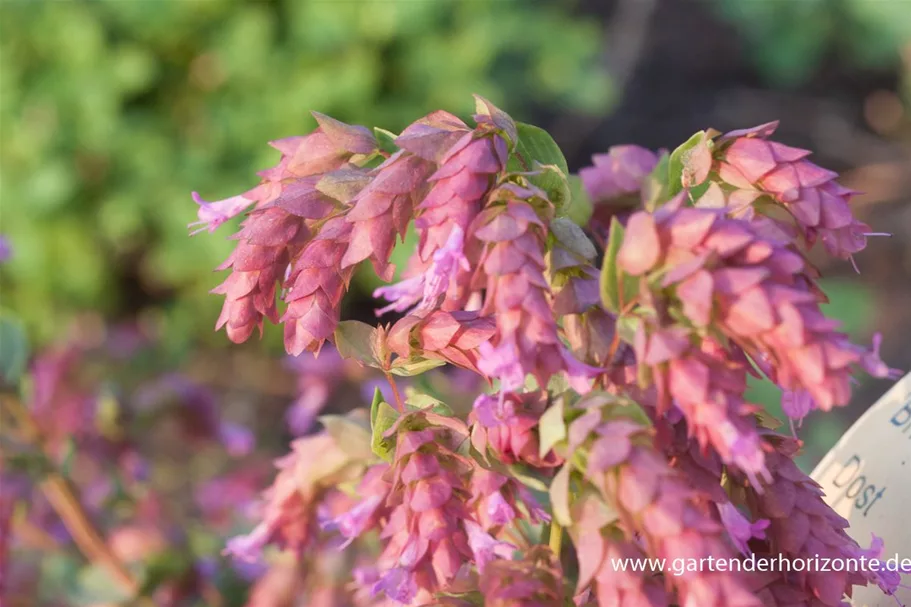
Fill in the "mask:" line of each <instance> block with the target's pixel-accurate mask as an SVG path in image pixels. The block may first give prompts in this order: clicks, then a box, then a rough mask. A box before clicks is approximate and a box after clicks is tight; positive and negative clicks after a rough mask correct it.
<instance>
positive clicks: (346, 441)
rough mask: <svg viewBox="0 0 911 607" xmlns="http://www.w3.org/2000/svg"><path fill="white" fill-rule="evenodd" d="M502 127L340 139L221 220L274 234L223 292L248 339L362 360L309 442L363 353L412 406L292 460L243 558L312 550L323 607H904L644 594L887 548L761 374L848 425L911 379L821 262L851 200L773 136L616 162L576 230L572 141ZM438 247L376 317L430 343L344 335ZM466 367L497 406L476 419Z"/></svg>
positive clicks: (737, 595)
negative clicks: (266, 329)
mask: <svg viewBox="0 0 911 607" xmlns="http://www.w3.org/2000/svg"><path fill="white" fill-rule="evenodd" d="M477 101H478V103H477V114H476V115H475V116H474V124H473V125H472V126H469V125H468V124H466V123H465V122H463V121H462V120H460V119H458V118H456V117H455V116H453V115H451V114H449V113H447V112H443V111H439V112H433V113H431V114H428V115H427V116H425V117H424V118H422V119H420V120H418V121H416V122H414V123H413V124H411V125H410V126H408V127H407V128H406V129H405V130H404V131H403V132H402V133H401V134H400V135H398V136H394V135H392V134H390V133H388V132H386V131H382V130H377V131H376V133H377V137H376V138H374V137H373V136H372V135H371V134H370V133H369V132H368V131H367V130H366V129H363V128H362V127H351V126H348V125H343V124H342V123H338V122H336V121H332V120H331V119H328V118H326V117H322V116H319V117H318V118H319V121H320V127H319V129H317V131H315V132H314V133H313V134H311V135H308V136H306V137H303V138H294V139H292V140H286V141H284V142H282V143H281V144H280V145H278V146H277V147H279V149H280V150H281V152H282V160H281V162H280V164H279V166H278V167H276V168H275V169H272V170H270V171H267V172H266V173H264V174H263V178H264V180H265V181H263V183H262V184H260V186H258V187H257V188H255V189H254V190H252V191H251V192H248V193H247V194H244V195H242V196H241V197H235V198H234V199H229V200H227V201H222V202H221V203H213V204H211V205H207V206H203V207H202V208H201V211H200V212H201V219H203V220H205V219H206V218H208V222H209V223H208V225H209V226H210V227H211V228H212V229H214V227H216V226H217V225H218V224H219V223H221V222H222V221H223V220H224V219H225V218H227V217H228V216H230V215H235V214H237V213H239V212H241V211H242V210H244V209H246V208H250V207H252V210H251V211H250V212H249V213H248V215H247V218H246V219H245V220H244V223H243V227H242V229H241V231H240V232H239V233H238V235H237V237H236V238H237V240H238V246H237V249H235V252H234V253H233V254H232V257H231V258H230V260H229V262H228V264H227V265H226V266H225V267H230V268H231V269H232V271H233V272H232V274H231V276H230V277H229V278H228V280H227V281H226V283H225V284H224V285H223V286H222V287H220V290H221V291H223V292H224V293H225V294H226V295H227V296H228V298H227V301H226V304H225V308H224V311H223V313H222V317H221V319H220V321H219V323H220V324H224V325H227V327H228V333H229V337H231V338H232V339H235V340H236V341H242V340H244V339H246V338H247V337H248V336H249V335H250V334H251V333H252V331H253V329H254V328H256V327H258V326H261V324H262V320H263V318H270V319H271V320H273V321H276V322H280V323H282V324H284V330H285V345H286V349H287V350H288V351H289V352H290V353H292V354H294V355H298V354H300V353H302V352H313V353H314V354H316V353H318V352H319V351H320V349H321V348H322V347H323V345H324V343H325V342H332V343H334V345H335V346H336V348H337V350H332V351H331V354H330V356H331V357H332V358H330V361H329V362H328V366H329V367H331V368H330V369H328V370H325V371H319V372H318V373H323V374H324V375H325V378H324V379H325V381H320V380H319V379H313V378H311V377H310V374H312V373H313V372H314V371H313V370H316V369H320V368H321V367H320V366H319V365H320V364H322V363H313V362H310V361H309V359H306V360H307V361H308V362H307V363H306V365H304V368H303V373H304V374H303V376H302V382H303V383H302V386H303V387H304V388H305V396H306V397H305V399H304V401H305V402H304V403H303V404H301V405H300V406H299V407H300V408H301V410H302V413H301V415H302V416H303V419H304V421H305V422H306V423H303V422H302V423H301V431H303V426H305V425H307V424H308V423H309V421H310V420H311V419H312V416H313V414H314V413H315V412H316V411H318V410H319V409H321V408H322V407H323V406H324V405H326V404H327V402H328V401H329V400H330V399H329V397H328V394H329V393H330V392H331V386H332V378H333V377H335V375H337V373H338V366H339V362H340V361H339V360H338V358H337V356H341V357H343V358H352V359H354V360H356V361H357V362H358V363H360V364H361V365H364V366H366V367H372V368H374V369H376V373H377V376H379V375H380V374H382V376H383V377H384V378H385V381H386V382H388V386H386V387H384V388H383V389H379V390H376V391H375V392H374V398H373V401H372V403H371V406H370V422H369V426H368V424H367V423H366V421H365V420H363V419H362V418H356V417H351V418H348V417H339V416H333V415H329V416H326V417H323V418H321V420H322V422H323V425H324V426H325V430H324V431H323V432H322V433H320V434H317V435H313V436H310V437H306V438H301V439H297V441H296V442H295V443H293V451H292V453H291V454H290V455H288V456H287V457H286V458H285V459H282V460H280V462H279V468H280V470H279V473H278V476H277V478H276V480H275V483H274V485H273V487H272V488H271V489H269V490H268V491H267V492H266V493H265V494H264V507H263V508H262V512H261V515H260V517H261V523H260V524H259V525H258V526H257V527H256V529H255V530H254V531H253V532H252V533H251V534H250V535H249V536H246V537H243V538H240V539H237V540H234V541H233V542H232V543H231V544H230V547H229V550H230V551H231V552H234V553H235V554H238V555H240V556H252V557H257V558H258V557H259V556H260V555H261V554H262V548H263V547H264V546H265V545H267V544H268V545H272V546H274V547H276V548H278V549H281V550H284V552H285V554H286V555H290V558H291V559H292V560H293V561H294V562H297V563H306V564H307V566H302V567H301V569H302V571H301V572H299V573H298V574H297V575H298V576H299V577H300V578H302V579H304V580H306V582H307V583H306V587H307V588H308V590H307V591H306V593H303V592H302V593H301V594H300V596H305V595H306V597H307V599H308V600H309V601H310V602H317V603H321V602H326V603H327V604H330V603H331V604H336V603H335V602H338V603H344V604H353V605H379V604H393V603H394V604H408V605H459V606H467V605H478V604H491V605H564V604H567V601H570V600H572V601H574V602H575V604H576V605H579V606H582V605H592V606H594V605H598V606H600V607H616V606H618V605H619V606H629V607H642V606H645V605H648V606H650V607H657V606H670V605H680V606H685V607H695V606H700V607H701V606H717V607H738V606H740V607H747V606H750V607H754V606H755V607H759V606H760V605H805V606H807V607H835V606H836V605H840V604H841V603H842V601H843V599H844V597H845V596H850V593H851V588H852V586H853V585H856V584H875V585H878V586H880V587H881V588H883V589H884V590H885V591H886V592H888V593H891V594H895V593H896V592H897V591H898V589H899V587H900V586H899V584H900V581H901V580H900V579H893V578H895V576H892V577H888V576H875V575H871V574H854V575H849V574H840V575H838V576H836V575H813V574H807V575H803V576H777V577H776V576H772V577H769V576H757V575H746V574H741V573H739V572H736V573H735V572H725V571H718V570H710V569H709V570H696V571H691V570H687V571H686V572H684V573H683V574H681V575H669V574H668V573H667V572H666V571H663V570H661V569H660V568H657V567H656V568H650V569H648V570H630V571H628V570H621V569H618V568H617V567H616V563H617V561H618V560H619V559H623V558H647V557H652V558H658V559H666V560H667V561H673V560H675V559H686V560H692V559H695V560H697V561H698V560H700V559H703V560H704V559H709V558H715V559H737V558H742V557H744V556H745V555H749V554H750V553H760V554H762V555H764V556H770V555H776V554H780V555H786V556H792V557H799V556H802V555H811V554H812V553H814V552H819V553H820V554H828V555H833V556H835V555H839V556H850V555H860V554H871V555H872V554H874V553H875V552H876V550H877V549H878V546H874V547H873V548H871V549H870V550H867V551H864V549H862V548H861V547H860V546H859V545H858V544H857V543H856V542H855V541H854V540H853V539H851V538H850V536H849V535H848V534H847V533H846V532H845V524H844V521H843V520H842V519H840V517H838V516H837V515H836V514H834V512H833V511H832V510H831V508H830V507H829V506H828V505H826V503H825V501H824V500H823V499H822V496H820V495H819V492H818V489H817V488H816V487H815V485H813V483H812V481H810V480H809V479H807V478H806V477H805V476H804V475H803V474H802V473H800V472H799V470H798V469H797V467H796V466H795V464H794V461H793V459H794V455H795V453H794V450H793V449H792V448H791V447H789V446H788V445H793V444H796V443H794V442H793V441H792V440H791V439H785V438H783V437H775V436H773V435H772V434H771V433H770V431H769V429H768V428H767V427H766V424H767V416H765V415H763V412H762V411H761V407H759V406H758V405H756V404H753V403H750V402H747V400H746V398H745V396H744V394H745V392H746V388H747V377H748V376H750V375H754V376H756V377H757V378H758V379H763V378H766V379H768V380H770V381H772V382H774V383H775V384H776V385H778V386H779V387H780V388H781V389H782V390H783V391H784V393H785V395H786V400H785V412H786V413H787V414H788V415H789V416H791V417H792V418H794V419H795V420H796V419H801V418H803V417H804V416H805V415H806V414H807V413H808V412H809V411H810V410H813V409H818V410H823V411H828V410H830V409H832V408H833V407H837V406H843V405H846V404H848V401H849V400H850V397H851V374H852V373H853V372H854V371H856V370H864V371H866V372H867V373H869V374H871V375H873V376H875V377H882V378H885V377H894V376H895V373H896V372H895V371H893V370H891V369H889V368H888V367H887V366H886V365H885V364H884V363H883V362H882V360H881V359H880V356H879V340H878V338H877V340H876V341H875V342H874V347H872V348H865V347H861V346H857V345H855V344H853V343H851V342H850V341H849V339H848V337H847V336H846V335H845V334H844V333H842V332H840V331H839V330H838V327H837V324H836V323H834V322H833V321H831V320H829V319H827V318H826V317H825V316H824V314H823V312H822V310H821V308H820V304H821V303H823V302H825V295H824V293H823V292H822V289H821V288H820V286H819V284H818V283H817V279H818V278H819V273H818V271H817V270H816V269H815V268H814V267H813V266H812V265H811V264H810V263H809V262H808V261H807V258H806V254H807V248H808V247H809V246H812V244H813V242H814V241H815V240H816V239H817V238H818V239H821V240H822V241H823V242H824V243H825V244H826V247H827V248H828V251H829V252H830V253H831V254H833V255H835V256H838V257H849V256H850V255H852V254H854V253H856V252H857V251H858V250H860V249H861V248H862V247H863V245H864V244H865V235H866V234H868V233H869V230H870V229H869V228H868V227H866V226H865V225H864V224H863V223H862V222H860V220H858V219H856V218H855V217H854V216H853V215H852V213H851V209H850V206H849V204H848V200H849V197H850V195H851V192H850V191H848V190H847V189H845V188H844V187H842V186H840V185H838V184H837V182H836V181H835V178H836V177H837V175H835V174H834V173H832V172H830V171H826V170H824V169H821V168H820V167H817V166H816V165H813V164H812V163H810V162H809V161H808V160H807V159H806V157H807V154H808V153H807V152H804V151H802V150H796V149H794V148H790V147H787V146H784V145H782V144H779V143H776V142H773V141H771V140H769V136H770V135H771V134H772V131H773V128H772V126H771V125H763V126H761V127H757V128H755V129H748V130H745V131H735V132H732V133H728V134H727V135H724V136H721V137H717V136H715V135H712V134H709V133H701V134H697V136H694V137H693V138H691V139H690V141H688V142H687V143H686V144H684V145H683V146H681V148H678V150H675V151H674V152H673V153H671V154H670V155H667V154H665V153H663V152H662V153H653V152H651V151H649V150H647V149H644V148H640V147H638V146H616V147H614V148H611V150H610V151H609V152H608V153H607V154H604V155H597V156H595V158H594V166H592V167H587V168H584V169H583V170H582V171H580V177H581V181H582V185H583V189H584V190H585V191H587V193H588V195H589V197H590V198H591V202H593V203H594V204H595V208H594V214H593V217H592V220H591V221H590V222H589V223H588V224H587V225H576V224H574V223H573V222H572V221H571V220H570V219H569V217H568V216H567V212H566V209H567V205H568V204H585V201H584V200H578V199H576V198H574V194H573V189H572V188H570V182H569V176H568V175H567V171H566V165H565V161H564V159H563V158H562V156H561V155H560V154H559V152H558V151H557V147H556V144H555V143H554V142H553V140H552V139H550V137H549V136H548V135H547V134H546V133H544V132H543V131H541V130H540V129H537V128H536V127H532V126H530V125H524V124H521V123H516V122H515V121H514V120H513V119H512V118H510V117H509V116H508V115H506V114H505V113H504V112H503V111H502V110H500V109H499V108H497V107H495V106H494V105H492V104H491V103H490V102H488V101H486V100H484V99H480V98H479V99H478V100H477ZM576 196H578V194H576ZM775 208H779V209H781V210H784V211H787V213H788V214H789V215H790V216H791V218H792V219H793V221H785V220H784V219H782V214H781V213H778V214H776V213H775V212H774V209H775ZM770 209H771V210H770ZM203 215H205V218H204V217H203ZM411 225H413V229H414V233H415V234H416V236H417V245H416V248H415V251H414V253H413V255H412V257H411V259H410V260H409V262H408V264H407V265H406V267H405V268H404V271H403V273H402V278H401V279H400V280H399V281H398V282H396V283H394V284H388V285H386V286H383V287H381V288H379V289H377V290H376V291H375V296H376V297H382V298H383V299H384V300H385V301H386V305H385V307H383V308H381V309H380V310H379V311H378V312H379V313H380V314H384V313H387V312H390V311H394V312H398V313H399V314H401V315H402V316H400V317H399V318H397V319H396V320H395V321H394V322H393V323H392V324H391V326H388V325H382V326H379V327H371V326H369V325H366V324H364V323H359V322H356V321H343V320H341V302H342V299H343V296H344V294H345V292H346V291H347V289H348V286H349V283H350V281H351V279H352V276H353V274H354V272H355V269H356V267H357V266H358V264H360V263H362V262H366V261H368V260H369V261H370V263H371V264H372V266H373V269H374V271H375V273H376V274H377V275H378V276H379V277H380V278H381V279H383V280H384V281H386V282H390V281H391V280H392V279H393V276H394V275H395V272H394V268H393V266H392V261H391V258H392V256H393V249H394V247H395V246H396V241H397V240H398V239H400V238H403V237H404V235H405V233H406V230H408V228H409V226H411ZM592 238H593V239H594V241H595V242H592V240H591V239H592ZM599 257H602V258H603V260H602V261H600V262H599V261H596V260H598V259H599ZM598 265H600V266H601V267H600V268H599V267H598ZM279 288H280V289H281V292H282V298H283V300H284V302H285V304H286V307H285V310H284V312H283V313H282V314H281V315H279V313H278V310H277V304H276V297H275V295H276V293H278V290H279ZM324 355H325V353H324ZM441 365H450V366H454V367H459V368H460V370H459V371H460V372H461V373H464V374H473V375H474V376H477V377H479V378H481V379H482V380H486V381H487V382H488V383H487V386H488V387H487V388H486V389H485V390H484V391H483V393H481V394H477V393H473V394H459V395H454V394H449V395H448V396H447V394H446V393H445V390H441V389H440V386H441V385H444V384H445V382H442V383H441V382H438V381H436V380H435V379H434V375H432V374H439V373H441V371H440V370H437V371H434V370H433V369H435V368H436V367H440V366H441ZM760 372H761V373H760ZM424 373H427V374H428V375H426V376H422V377H418V378H413V379H409V380H407V382H408V387H407V388H406V389H405V390H404V391H403V390H401V389H400V388H399V384H398V383H397V382H399V381H401V380H397V379H396V377H397V376H398V377H401V376H406V377H411V376H414V375H421V374H424ZM465 385H468V384H465ZM403 392H404V396H403ZM472 401H473V405H471V406H469V403H471V402H472ZM346 408H347V407H346ZM541 493H547V494H549V499H548V500H546V503H547V504H548V508H544V507H542V506H541V505H540V504H541V503H542V500H540V499H539V498H540V497H541V495H540V494H541ZM564 536H568V537H569V539H571V545H570V544H569V543H568V542H564V541H563V540H564ZM545 544H546V546H545ZM338 549H341V550H342V552H340V553H339V552H332V554H333V555H334V556H332V557H329V556H326V557H325V559H328V560H324V561H322V562H323V563H324V564H323V565H321V564H319V563H318V562H316V561H315V560H314V559H319V558H321V557H319V556H316V557H314V555H323V554H329V553H328V552H326V551H329V550H338ZM336 560H337V561H338V562H340V563H344V564H343V565H340V566H338V567H335V568H334V569H333V571H335V572H336V573H333V574H332V575H328V574H327V575H325V576H323V574H321V573H320V571H322V569H321V568H322V567H324V566H325V567H329V565H325V563H330V562H335V561H336ZM330 568H331V567H330ZM308 571H309V573H308ZM338 571H345V573H344V574H341V576H339V574H337V572H338ZM276 575H277V574H276ZM324 577H325V579H323V578H324ZM282 579H286V578H282ZM264 588H265V586H264ZM263 592H265V591H263Z"/></svg>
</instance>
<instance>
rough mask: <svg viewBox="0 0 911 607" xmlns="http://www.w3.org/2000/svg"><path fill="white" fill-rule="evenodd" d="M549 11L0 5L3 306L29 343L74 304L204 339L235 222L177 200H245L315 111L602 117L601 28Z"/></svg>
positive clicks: (373, 117)
mask: <svg viewBox="0 0 911 607" xmlns="http://www.w3.org/2000/svg"><path fill="white" fill-rule="evenodd" d="M561 6H562V5H554V4H551V3H546V2H536V1H519V0H516V1H514V2H513V1H504V0H487V1H485V0H478V1H472V2H462V1H446V0H439V1H433V2H431V1H426V2H424V1H409V2H405V1H402V2H372V1H362V2H361V1H358V2H344V1H338V2H334V1H327V0H275V1H270V2H258V3H242V2H231V1H228V0H206V1H205V2H196V1H178V0H162V1H151V0H146V1H140V0H133V1H122V0H106V1H104V0H99V1H93V2H53V1H45V2H24V1H23V2H19V1H15V0H14V1H5V2H3V3H2V5H0V40H2V47H0V50H2V54H0V88H2V90H3V95H2V98H0V121H2V123H3V143H2V149H0V161H2V180H0V199H2V205H3V207H2V214H3V224H2V228H0V231H2V232H3V233H5V234H7V235H8V236H9V237H10V239H11V241H12V245H13V247H14V249H15V255H14V259H13V260H12V262H10V263H9V264H7V265H6V266H5V267H4V269H3V274H4V276H3V281H4V283H3V284H4V289H3V291H4V295H3V298H4V305H6V306H9V307H12V308H13V309H14V310H15V311H16V312H17V313H19V314H20V315H21V316H22V317H23V318H24V319H25V321H26V322H27V323H28V325H29V328H30V330H31V331H33V332H35V334H36V335H37V337H38V340H39V341H44V340H46V339H48V338H49V337H51V336H52V335H53V334H54V333H55V332H57V331H59V330H60V329H61V327H62V326H63V325H65V322H66V320H67V318H68V317H69V315H70V314H71V313H73V312H74V311H76V310H88V309H94V310H99V311H101V312H102V313H103V314H105V315H107V316H119V315H129V314H132V313H134V312H135V311H136V310H137V309H139V308H144V307H149V306H151V307H154V308H156V309H159V310H160V311H162V312H163V314H164V318H165V319H166V322H167V324H166V326H167V332H168V333H169V334H170V335H172V336H179V337H178V338H184V339H188V340H189V339H193V338H197V337H202V336H205V335H211V331H212V324H213V322H214V319H215V318H216V316H217V310H218V307H219V306H220V298H218V297H215V296H212V295H208V294H207V291H208V289H210V288H212V287H214V286H215V285H216V284H218V282H219V278H218V276H215V275H212V274H211V273H210V272H211V269H212V268H214V267H215V266H216V265H217V264H218V263H220V262H221V261H222V260H223V259H224V257H225V256H226V255H227V253H228V252H229V250H230V247H231V243H230V242H229V241H228V240H226V236H227V235H229V234H230V233H231V232H232V228H231V227H230V226H225V227H223V228H221V229H220V230H219V232H217V233H216V234H215V235H214V236H211V235H210V236H208V237H207V236H198V237H196V238H193V239H190V238H188V236H187V229H186V224H187V223H189V222H190V221H192V220H194V219H195V212H196V207H195V205H194V204H193V202H192V200H191V199H190V191H191V190H198V191H199V192H200V193H201V195H202V196H203V197H204V198H206V199H210V200H211V199H217V198H222V197H225V196H229V195H233V194H235V193H239V192H241V191H243V190H245V189H247V188H249V187H252V185H254V184H255V180H256V177H255V175H254V172H255V171H256V170H260V169H263V168H266V167H268V166H271V165H272V164H274V163H275V162H276V161H277V152H275V151H274V150H272V149H271V148H269V147H268V146H267V145H266V142H267V141H268V140H270V139H277V138H280V137H285V136H289V135H293V134H300V133H303V132H306V131H308V130H309V129H311V128H313V127H314V126H315V123H314V121H313V120H312V118H311V117H310V116H309V113H308V112H309V110H311V109H314V110H319V111H321V112H324V113H327V114H330V115H333V116H335V117H337V118H339V119H342V120H346V121H350V122H358V123H366V124H371V125H372V124H376V125H379V126H383V127H385V128H389V129H393V130H400V129H401V128H402V127H404V126H405V125H406V124H407V123H408V122H410V121H411V120H414V119H415V118H418V117H420V116H422V115H424V114H426V113H427V112H429V111H431V110H434V109H438V108H441V107H443V108H446V109H449V110H451V111H456V112H459V113H461V114H463V115H466V114H469V113H470V112H471V110H472V109H473V100H472V98H471V93H480V94H482V95H485V96H486V97H488V98H490V99H491V100H493V101H495V102H497V103H502V104H503V105H504V106H505V107H507V108H508V109H509V111H510V112H512V113H514V115H516V117H517V118H520V119H521V118H523V117H524V114H523V112H525V113H529V112H532V111H534V110H535V109H541V108H546V107H556V106H559V107H560V108H561V109H562V110H563V111H566V110H570V111H578V112H585V113H599V114H600V113H604V112H606V111H607V110H608V109H609V105H610V99H611V97H612V91H611V88H610V82H609V80H608V79H607V76H606V75H605V74H604V72H603V71H602V70H600V69H599V68H598V65H597V61H598V53H599V51H600V48H601V40H600V29H599V26H598V24H597V23H596V22H593V21H586V20H583V19H582V18H581V17H573V16H571V15H570V14H568V13H567V11H566V10H565V8H561ZM209 339H217V338H216V337H214V336H211V337H209Z"/></svg>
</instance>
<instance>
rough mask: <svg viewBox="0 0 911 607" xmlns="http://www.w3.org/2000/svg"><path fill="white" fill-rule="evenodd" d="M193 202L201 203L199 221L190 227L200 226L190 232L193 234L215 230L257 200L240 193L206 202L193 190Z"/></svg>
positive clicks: (198, 212)
mask: <svg viewBox="0 0 911 607" xmlns="http://www.w3.org/2000/svg"><path fill="white" fill-rule="evenodd" d="M193 202H195V203H196V204H198V205H199V211H197V215H198V217H199V221H198V222H196V223H191V224H190V226H189V227H191V228H193V227H195V226H199V227H197V228H196V229H195V230H194V231H193V232H191V233H190V235H191V236H192V235H194V234H198V233H199V232H203V231H209V232H214V231H215V230H216V229H218V226H220V225H221V224H223V223H224V222H226V221H228V220H229V219H232V218H234V217H237V216H238V215H240V214H241V213H243V212H244V211H246V210H247V209H248V208H250V207H251V206H252V205H253V204H255V203H256V202H257V201H256V200H255V199H252V200H251V199H250V198H247V197H246V195H244V194H239V195H237V196H232V197H230V198H225V199H224V200H218V201H216V202H206V201H205V200H203V199H202V198H201V197H200V196H199V194H197V193H196V192H193Z"/></svg>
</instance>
